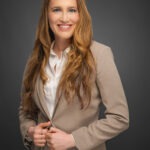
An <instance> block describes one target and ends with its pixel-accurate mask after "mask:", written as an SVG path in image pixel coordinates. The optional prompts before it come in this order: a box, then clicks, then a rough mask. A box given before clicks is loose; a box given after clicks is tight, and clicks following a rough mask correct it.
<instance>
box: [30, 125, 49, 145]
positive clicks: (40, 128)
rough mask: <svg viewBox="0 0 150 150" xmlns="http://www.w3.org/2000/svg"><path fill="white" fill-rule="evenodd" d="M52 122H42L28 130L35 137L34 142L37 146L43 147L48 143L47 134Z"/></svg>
mask: <svg viewBox="0 0 150 150" xmlns="http://www.w3.org/2000/svg"><path fill="white" fill-rule="evenodd" d="M50 124H51V123H50V122H45V123H40V124H38V125H37V126H35V127H30V128H29V130H28V134H29V136H30V137H31V138H32V139H33V142H34V144H35V145H36V146H39V147H43V146H45V144H46V134H47V132H48V129H46V128H47V127H48V126H50Z"/></svg>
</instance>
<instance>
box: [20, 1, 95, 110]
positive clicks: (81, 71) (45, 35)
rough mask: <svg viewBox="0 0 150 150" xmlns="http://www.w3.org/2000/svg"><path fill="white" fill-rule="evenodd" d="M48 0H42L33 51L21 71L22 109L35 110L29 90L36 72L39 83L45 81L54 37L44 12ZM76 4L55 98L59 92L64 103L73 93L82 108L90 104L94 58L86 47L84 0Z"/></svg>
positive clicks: (87, 28) (89, 29)
mask: <svg viewBox="0 0 150 150" xmlns="http://www.w3.org/2000/svg"><path fill="white" fill-rule="evenodd" d="M49 2H50V0H44V3H43V7H42V11H41V17H40V20H39V24H38V27H37V33H36V40H35V44H34V48H33V52H32V54H31V57H30V59H29V61H28V63H27V67H26V71H25V74H24V80H23V92H22V100H23V103H22V104H23V108H24V110H25V111H27V112H30V113H35V111H36V109H35V108H36V107H35V104H34V100H33V99H32V94H33V92H34V88H35V82H36V79H37V76H38V75H39V76H40V78H41V80H42V81H43V84H45V83H46V81H47V76H46V73H45V71H44V69H45V66H46V64H47V62H48V58H49V54H50V46H51V43H52V41H53V40H54V35H53V32H52V31H51V29H50V27H49V23H48V16H47V15H48V5H49ZM77 6H78V11H79V16H80V17H79V18H80V19H79V22H78V24H77V26H76V28H75V31H74V34H73V37H72V44H71V45H72V50H71V51H70V52H69V54H68V61H67V64H66V66H65V69H64V72H63V74H62V77H61V80H60V83H59V86H58V90H57V94H58V96H59V99H60V96H61V95H62V94H63V95H64V96H65V98H66V100H67V102H68V103H70V102H71V101H72V100H73V99H74V97H76V96H77V97H78V99H79V101H80V104H81V109H83V108H85V107H86V106H88V105H89V104H90V100H91V88H90V77H91V74H92V72H93V70H94V60H93V57H92V54H91V51H90V45H91V42H92V24H91V17H90V15H89V13H88V10H87V8H86V4H85V1H84V0H77ZM81 89H82V91H83V92H82V93H81Z"/></svg>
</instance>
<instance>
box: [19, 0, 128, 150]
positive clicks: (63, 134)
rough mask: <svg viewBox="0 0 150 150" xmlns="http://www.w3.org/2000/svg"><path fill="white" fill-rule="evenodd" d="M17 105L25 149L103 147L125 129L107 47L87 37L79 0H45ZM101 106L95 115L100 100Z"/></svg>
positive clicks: (86, 20)
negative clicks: (103, 116)
mask: <svg viewBox="0 0 150 150" xmlns="http://www.w3.org/2000/svg"><path fill="white" fill-rule="evenodd" d="M21 97H22V101H21V105H20V110H19V119H20V129H21V133H22V137H23V142H24V145H25V147H26V148H28V149H33V150H66V149H72V150H73V149H79V150H106V146H105V142H106V141H107V140H109V139H111V138H113V137H115V136H116V135H118V134H119V133H120V132H122V131H124V130H125V129H127V128H128V123H129V116H128V106H127V102H126V98H125V95H124V91H123V88H122V84H121V81H120V77H119V75H118V71H117V69H116V66H115V63H114V60H113V56H112V52H111V49H110V48H109V47H107V46H105V45H103V44H100V43H97V42H95V41H92V29H91V18H90V15H89V13H88V10H87V8H86V5H85V1H84V0H71V1H70V0H44V3H43V9H42V14H41V17H40V21H39V24H38V28H37V35H36V40H35V46H34V49H33V52H32V55H31V57H30V58H29V61H28V63H27V66H26V69H25V73H24V78H23V88H22V96H21ZM101 103H103V104H104V105H105V107H106V110H105V118H99V112H100V108H99V106H100V104H101Z"/></svg>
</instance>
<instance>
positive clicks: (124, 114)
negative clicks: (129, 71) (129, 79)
mask: <svg viewBox="0 0 150 150" xmlns="http://www.w3.org/2000/svg"><path fill="white" fill-rule="evenodd" d="M96 49H97V48H96ZM92 53H93V56H94V58H95V61H96V76H97V77H96V82H97V86H98V89H99V92H100V95H101V99H102V102H103V104H104V105H105V107H106V110H105V118H102V119H99V120H96V121H94V122H93V123H91V124H89V125H88V126H87V127H81V128H79V129H77V130H75V131H73V132H72V135H73V137H74V139H75V143H76V147H77V148H78V149H79V150H92V149H94V148H96V147H97V146H98V145H100V144H102V143H104V142H105V141H107V140H109V139H111V138H113V137H115V136H117V135H118V134H119V133H120V132H122V131H124V130H126V129H127V128H128V126H129V113H128V106H127V101H126V97H125V94H124V90H123V87H122V83H121V80H120V77H119V74H118V71H117V68H116V65H115V62H114V59H113V54H112V51H111V49H110V48H109V47H107V46H105V47H104V48H103V49H102V50H96V51H94V52H92Z"/></svg>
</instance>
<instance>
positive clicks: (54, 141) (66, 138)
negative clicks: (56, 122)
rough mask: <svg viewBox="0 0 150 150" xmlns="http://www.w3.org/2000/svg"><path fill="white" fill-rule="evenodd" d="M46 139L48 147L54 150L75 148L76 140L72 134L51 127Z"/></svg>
mask: <svg viewBox="0 0 150 150" xmlns="http://www.w3.org/2000/svg"><path fill="white" fill-rule="evenodd" d="M46 139H47V145H48V146H49V147H50V149H52V150H66V149H68V148H71V147H74V146H75V142H74V138H73V136H72V135H71V134H68V133H66V132H64V131H62V130H59V129H57V128H54V127H51V128H50V130H49V131H48V132H47V136H46Z"/></svg>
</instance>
